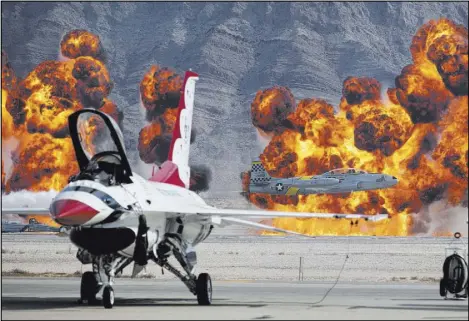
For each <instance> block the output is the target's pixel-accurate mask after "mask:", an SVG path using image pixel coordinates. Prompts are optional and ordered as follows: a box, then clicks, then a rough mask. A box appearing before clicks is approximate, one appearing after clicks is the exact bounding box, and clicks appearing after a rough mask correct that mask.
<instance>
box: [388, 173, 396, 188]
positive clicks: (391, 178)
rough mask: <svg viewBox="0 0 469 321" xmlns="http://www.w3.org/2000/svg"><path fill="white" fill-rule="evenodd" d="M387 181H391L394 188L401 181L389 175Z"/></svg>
mask: <svg viewBox="0 0 469 321" xmlns="http://www.w3.org/2000/svg"><path fill="white" fill-rule="evenodd" d="M387 181H390V182H391V184H392V186H394V185H396V184H397V183H398V182H399V180H398V179H397V177H395V176H391V175H389V176H388V177H387Z"/></svg>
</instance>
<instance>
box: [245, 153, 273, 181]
mask: <svg viewBox="0 0 469 321" xmlns="http://www.w3.org/2000/svg"><path fill="white" fill-rule="evenodd" d="M270 179H271V177H270V175H269V173H267V171H266V170H265V168H264V165H262V162H261V161H260V159H256V160H254V161H252V163H251V180H250V184H253V185H264V184H268V183H269V182H270Z"/></svg>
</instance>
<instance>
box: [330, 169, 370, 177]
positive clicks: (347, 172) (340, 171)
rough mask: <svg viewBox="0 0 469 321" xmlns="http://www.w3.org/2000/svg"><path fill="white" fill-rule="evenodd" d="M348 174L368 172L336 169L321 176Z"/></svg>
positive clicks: (364, 172)
mask: <svg viewBox="0 0 469 321" xmlns="http://www.w3.org/2000/svg"><path fill="white" fill-rule="evenodd" d="M350 174H368V172H366V171H364V170H361V169H356V168H336V169H333V170H331V171H329V172H326V173H324V174H323V175H325V176H329V175H350Z"/></svg>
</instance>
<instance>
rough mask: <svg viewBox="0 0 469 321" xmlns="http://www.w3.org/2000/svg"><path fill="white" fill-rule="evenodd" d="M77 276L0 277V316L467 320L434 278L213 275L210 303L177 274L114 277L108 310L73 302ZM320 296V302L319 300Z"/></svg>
mask: <svg viewBox="0 0 469 321" xmlns="http://www.w3.org/2000/svg"><path fill="white" fill-rule="evenodd" d="M79 285H80V279H79V278H62V279H52V278H6V277H3V278H2V319H3V320H12V319H36V320H39V319H49V320H51V319H62V320H67V319H94V320H102V319H128V320H132V319H133V320H135V319H154V320H155V319H156V320H158V319H163V320H170V319H174V320H181V319H190V320H215V319H218V320H219V319H222V320H223V319H225V320H229V319H230V320H233V319H234V320H263V319H279V320H280V319H282V320H286V319H289V320H293V319H295V320H298V319H308V320H313V319H318V320H319V319H322V320H325V319H345V320H352V319H355V320H364V319H375V320H376V319H378V320H385V319H394V320H396V319H402V320H404V319H405V320H409V319H420V320H455V319H463V320H464V319H465V320H467V319H468V314H467V309H468V302H467V300H463V299H461V300H444V299H443V298H441V297H440V296H439V293H438V286H437V285H423V284H371V283H368V284H366V283H362V284H343V283H339V284H337V285H336V287H335V288H334V289H333V290H332V291H330V292H329V294H328V295H327V296H326V297H325V299H324V300H323V301H321V299H322V298H324V295H325V294H326V292H327V291H328V290H329V289H330V288H331V287H332V285H333V284H332V283H328V284H325V283H313V282H302V283H297V282H274V281H271V282H265V281H262V282H246V281H241V280H240V281H217V280H214V281H213V288H214V290H213V304H212V305H211V306H198V305H197V301H196V298H195V296H193V295H192V294H191V293H190V292H189V291H188V290H187V288H186V287H185V286H184V284H182V283H181V282H179V281H162V280H154V279H117V283H116V284H115V285H114V290H115V295H116V300H115V305H114V308H113V309H104V308H103V307H102V305H97V306H88V305H79V304H78V303H77V299H78V295H79ZM320 301H321V302H320Z"/></svg>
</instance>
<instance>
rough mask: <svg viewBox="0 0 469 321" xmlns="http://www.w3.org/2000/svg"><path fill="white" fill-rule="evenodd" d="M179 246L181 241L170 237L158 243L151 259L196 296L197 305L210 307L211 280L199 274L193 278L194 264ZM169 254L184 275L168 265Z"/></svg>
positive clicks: (206, 275)
mask: <svg viewBox="0 0 469 321" xmlns="http://www.w3.org/2000/svg"><path fill="white" fill-rule="evenodd" d="M181 244H182V242H181V240H180V239H179V238H178V237H177V236H176V235H172V237H170V238H167V239H166V241H165V242H162V243H160V245H159V247H158V249H157V250H156V253H154V254H156V255H153V256H152V257H151V259H152V260H153V261H155V263H156V264H158V265H160V266H161V267H163V268H165V269H167V270H168V271H170V272H171V273H173V274H174V275H175V276H177V277H178V278H179V279H180V280H181V281H182V282H183V283H184V284H185V285H186V286H187V287H188V289H189V291H191V292H192V294H194V295H196V296H197V302H198V303H199V305H210V304H212V279H211V278H210V275H209V274H208V273H200V274H199V276H198V277H197V276H195V274H194V273H193V271H194V269H195V266H194V265H195V262H191V261H189V260H188V257H187V255H186V254H185V253H184V251H183V249H184V247H183V246H181ZM169 253H172V254H173V255H174V257H175V258H176V260H177V261H178V262H179V264H180V265H181V267H182V268H183V269H184V271H185V272H186V275H184V274H183V273H181V272H180V271H179V270H178V269H176V268H175V267H173V266H172V265H171V264H169V263H168V259H167V258H168V256H169V255H168V254H169ZM194 255H195V253H194Z"/></svg>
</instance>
